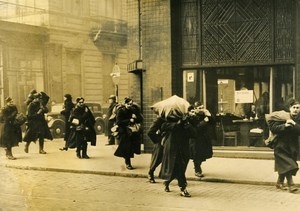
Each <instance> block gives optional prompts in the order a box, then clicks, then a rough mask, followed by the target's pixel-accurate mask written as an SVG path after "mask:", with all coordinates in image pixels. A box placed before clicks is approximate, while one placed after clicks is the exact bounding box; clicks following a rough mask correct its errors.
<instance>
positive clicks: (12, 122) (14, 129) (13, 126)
mask: <svg viewBox="0 0 300 211" xmlns="http://www.w3.org/2000/svg"><path fill="white" fill-rule="evenodd" d="M5 102H6V105H5V106H4V107H3V108H2V109H1V117H0V147H3V148H5V152H6V157H7V158H8V159H9V160H15V159H16V158H15V157H14V156H13V154H12V147H15V146H19V142H21V141H22V131H21V124H18V123H17V119H16V118H17V114H18V109H17V106H16V105H14V103H13V99H12V98H11V97H7V98H6V99H5Z"/></svg>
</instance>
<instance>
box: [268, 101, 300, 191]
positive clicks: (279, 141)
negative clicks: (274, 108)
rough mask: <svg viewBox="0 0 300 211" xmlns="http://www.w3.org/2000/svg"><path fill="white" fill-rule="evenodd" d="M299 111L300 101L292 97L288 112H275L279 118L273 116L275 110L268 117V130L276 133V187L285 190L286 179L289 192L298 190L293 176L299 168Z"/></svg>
mask: <svg viewBox="0 0 300 211" xmlns="http://www.w3.org/2000/svg"><path fill="white" fill-rule="evenodd" d="M299 112H300V103H299V101H297V100H295V99H294V100H292V101H291V102H290V105H289V112H284V111H282V112H277V114H279V115H277V117H279V118H275V112H274V113H272V114H271V115H270V117H268V124H269V127H270V131H271V132H272V133H273V134H275V135H276V144H275V146H274V157H275V171H276V172H278V179H277V183H276V187H277V188H278V189H281V190H286V187H285V186H284V180H285V179H286V180H287V185H288V190H289V192H290V193H293V192H295V191H297V190H298V189H297V188H296V187H295V185H294V182H293V176H296V174H297V171H298V169H299V168H298V164H297V156H298V153H299V143H298V137H299V135H300V118H299ZM284 113H287V114H288V115H286V114H284ZM284 116H288V117H284Z"/></svg>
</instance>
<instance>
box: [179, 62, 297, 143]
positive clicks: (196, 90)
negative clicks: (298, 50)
mask: <svg viewBox="0 0 300 211" xmlns="http://www.w3.org/2000/svg"><path fill="white" fill-rule="evenodd" d="M294 74H295V73H294V67H293V66H287V65H282V66H276V67H268V66H261V67H230V68H210V69H206V70H186V71H184V75H183V76H184V77H183V80H184V83H183V84H184V87H183V90H184V97H185V98H186V99H187V100H189V101H190V102H191V101H193V100H200V101H202V102H204V105H205V107H206V108H207V109H208V110H210V111H211V112H212V113H213V114H214V115H215V116H216V117H217V119H218V118H219V119H220V118H229V119H230V121H231V122H234V123H235V124H236V125H238V126H239V127H240V128H241V130H240V133H239V136H238V141H237V145H238V146H247V145H249V143H250V142H251V137H250V130H251V129H253V128H260V129H261V130H255V131H262V133H261V134H260V136H253V137H255V138H256V139H257V140H259V144H258V145H257V146H263V142H262V140H263V139H265V138H267V137H268V134H269V129H268V128H267V125H266V122H265V114H268V113H270V112H273V111H277V110H284V109H287V108H288V107H287V102H288V101H289V99H291V98H293V97H294V87H295V85H294V84H295V81H294V78H295V77H294ZM200 76H201V77H200ZM220 140H222V138H220ZM219 144H220V145H222V142H221V141H220V143H219ZM217 145H218V143H217ZM255 146H256V145H255Z"/></svg>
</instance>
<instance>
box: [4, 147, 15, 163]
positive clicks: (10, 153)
mask: <svg viewBox="0 0 300 211" xmlns="http://www.w3.org/2000/svg"><path fill="white" fill-rule="evenodd" d="M6 157H7V158H8V159H9V160H16V158H15V157H14V156H13V155H12V151H11V148H7V149H6Z"/></svg>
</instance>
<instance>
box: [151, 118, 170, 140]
mask: <svg viewBox="0 0 300 211" xmlns="http://www.w3.org/2000/svg"><path fill="white" fill-rule="evenodd" d="M165 122H166V121H165V120H164V119H163V118H161V117H158V118H157V119H156V120H154V122H153V123H152V124H151V126H150V128H149V130H148V134H147V135H148V136H149V138H150V139H151V141H152V142H153V143H154V144H158V143H159V144H161V140H162V134H161V131H160V130H161V126H162V124H163V123H165Z"/></svg>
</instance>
